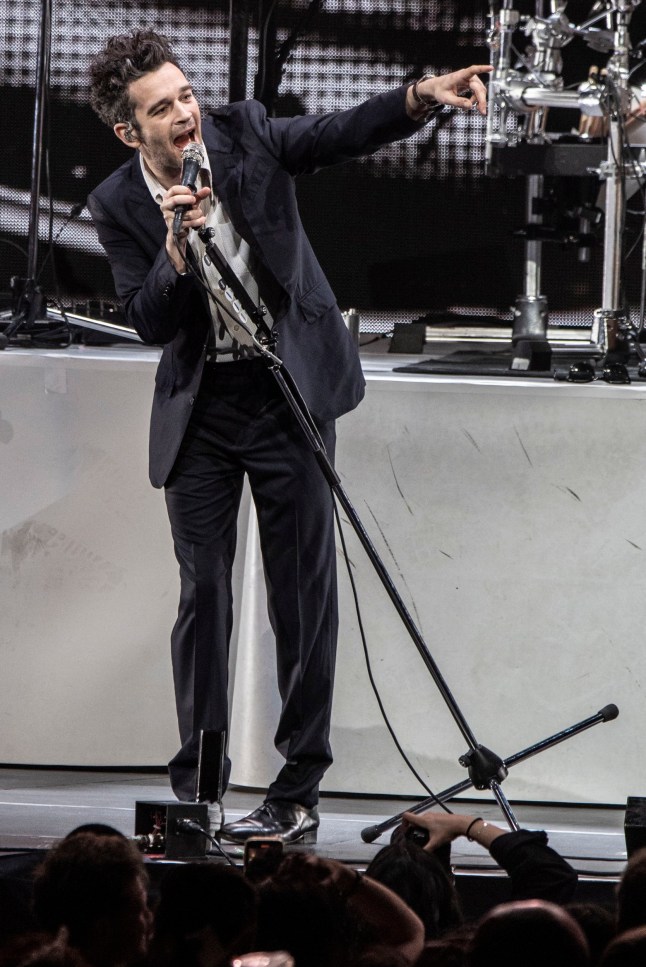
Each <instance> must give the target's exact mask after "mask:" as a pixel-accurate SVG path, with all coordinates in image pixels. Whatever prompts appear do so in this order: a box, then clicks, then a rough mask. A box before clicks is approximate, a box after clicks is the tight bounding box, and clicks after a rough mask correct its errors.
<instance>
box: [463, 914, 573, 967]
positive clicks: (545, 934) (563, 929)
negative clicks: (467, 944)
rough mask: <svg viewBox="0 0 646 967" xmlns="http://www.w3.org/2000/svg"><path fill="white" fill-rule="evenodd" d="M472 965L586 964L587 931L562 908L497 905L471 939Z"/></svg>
mask: <svg viewBox="0 0 646 967" xmlns="http://www.w3.org/2000/svg"><path fill="white" fill-rule="evenodd" d="M469 964H470V967H491V965H492V964H496V967H518V965H519V964H522V965H523V967H586V965H587V964H589V956H588V944H587V942H586V939H585V936H584V934H583V931H582V930H581V928H580V927H579V925H578V924H577V922H576V921H575V920H574V918H573V917H571V916H570V914H569V913H567V912H566V911H565V910H564V909H563V908H562V907H558V906H556V904H554V903H548V902H547V901H545V900H519V901H516V902H515V903H502V904H500V906H497V907H494V909H493V910H491V911H490V912H489V913H488V914H486V915H485V916H484V917H483V919H482V920H481V921H480V923H479V925H478V927H477V928H476V931H475V933H474V935H473V939H472V942H471V949H470V955H469Z"/></svg>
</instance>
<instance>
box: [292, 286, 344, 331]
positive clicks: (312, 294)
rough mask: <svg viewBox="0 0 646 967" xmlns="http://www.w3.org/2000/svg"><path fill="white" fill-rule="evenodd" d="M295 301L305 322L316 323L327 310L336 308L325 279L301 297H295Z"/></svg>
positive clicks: (333, 297)
mask: <svg viewBox="0 0 646 967" xmlns="http://www.w3.org/2000/svg"><path fill="white" fill-rule="evenodd" d="M296 301H297V303H298V307H299V309H300V310H301V313H302V315H303V319H304V320H305V322H316V320H317V319H319V318H320V317H321V316H323V315H325V313H326V312H327V311H328V310H329V309H332V308H333V307H334V306H336V298H335V295H334V292H332V289H331V288H330V284H329V282H328V281H327V280H326V279H321V281H320V282H317V283H316V285H313V286H312V288H311V289H308V290H307V292H305V293H304V294H303V295H301V296H297V298H296Z"/></svg>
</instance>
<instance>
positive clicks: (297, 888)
mask: <svg viewBox="0 0 646 967" xmlns="http://www.w3.org/2000/svg"><path fill="white" fill-rule="evenodd" d="M258 894H259V901H260V902H259V909H258V934H257V937H256V941H257V945H258V948H259V949H260V950H288V951H289V952H290V953H291V954H292V956H293V957H294V961H295V964H296V967H336V965H341V964H345V963H347V961H348V958H349V955H350V948H351V946H352V929H353V926H354V924H353V923H352V921H351V920H350V918H349V916H348V912H347V906H346V903H345V901H344V900H343V899H342V898H341V897H340V896H339V895H338V893H336V892H335V891H333V890H331V889H329V887H328V886H326V885H325V883H324V882H322V879H321V870H320V869H319V868H318V867H317V866H316V865H315V864H312V863H310V859H309V857H308V856H307V855H305V854H303V853H291V854H289V855H288V856H285V857H284V859H283V860H282V862H281V864H280V866H279V867H278V869H277V871H276V872H275V873H274V875H273V876H272V877H271V878H270V879H268V880H265V881H264V882H262V883H261V884H260V885H259V887H258Z"/></svg>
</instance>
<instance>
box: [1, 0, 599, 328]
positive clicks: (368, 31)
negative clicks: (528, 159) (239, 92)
mask: <svg viewBox="0 0 646 967" xmlns="http://www.w3.org/2000/svg"><path fill="white" fill-rule="evenodd" d="M250 6H252V7H253V9H254V13H255V10H256V7H257V4H251V5H250ZM485 6H486V5H485V4H484V3H476V4H463V3H460V2H459V0H453V2H443V0H324V2H323V3H322V4H321V10H320V13H319V14H318V15H317V17H316V18H315V20H314V21H313V24H312V27H311V29H310V30H309V32H308V33H306V34H304V35H303V36H302V37H301V38H300V39H299V42H298V44H297V46H296V48H295V49H294V51H293V53H292V54H291V56H290V57H289V59H288V61H287V64H286V68H285V73H284V77H283V79H282V83H281V86H280V91H279V99H278V103H277V110H278V112H279V113H294V112H295V111H302V112H307V113H314V112H321V111H329V110H335V109H338V108H346V107H350V106H352V105H355V104H358V103H360V102H361V101H362V100H364V99H365V98H367V97H369V96H371V95H373V94H376V93H379V92H381V91H383V90H384V89H387V88H390V87H393V86H396V85H398V84H402V83H404V82H406V81H408V80H410V79H411V78H412V77H415V76H419V74H420V73H421V72H422V71H425V70H429V71H431V72H434V73H440V72H445V71H449V70H451V69H454V68H456V67H459V66H466V65H467V64H469V63H471V62H473V61H475V60H477V61H480V62H485V63H486V62H487V60H488V52H487V50H486V47H485V17H484V13H485ZM308 8H309V0H291V2H288V0H281V2H280V3H278V5H277V7H276V10H277V39H278V42H279V43H280V42H282V41H283V40H284V39H285V38H286V37H287V35H288V33H289V32H290V31H291V30H293V29H294V28H295V27H296V26H298V24H299V22H300V19H301V18H302V17H303V15H304V14H305V13H306V11H307V10H308ZM465 8H466V9H465ZM474 8H475V9H474ZM228 9H229V0H218V2H215V3H208V4H207V3H206V2H203V3H198V2H187V3H185V4H183V5H180V4H168V3H162V2H148V0H140V2H133V0H127V2H119V3H116V2H110V0H90V2H84V3H75V4H72V3H68V2H63V0H57V2H53V5H52V11H53V13H52V47H51V85H50V90H51V96H50V98H51V99H50V113H51V115H52V120H51V122H50V131H49V138H48V140H49V144H50V151H49V169H50V177H51V195H52V198H53V208H54V216H53V219H52V223H53V226H54V235H56V234H58V233H59V232H60V233H61V234H60V238H59V241H58V245H57V249H58V251H59V253H60V254H59V258H58V266H59V279H58V288H59V290H60V291H61V293H62V295H63V296H64V297H69V299H75V298H85V299H88V298H93V297H94V296H96V297H101V298H106V297H107V298H111V297H112V295H113V291H112V286H111V279H110V276H109V272H108V270H107V266H106V262H105V259H103V258H102V256H101V254H100V248H99V246H98V243H97V241H96V236H95V234H94V230H93V228H92V225H91V222H90V220H89V217H88V215H87V212H83V213H82V214H81V215H80V216H77V217H73V218H72V219H71V220H69V221H67V218H68V215H69V211H70V209H71V207H72V205H73V204H75V203H77V202H81V201H82V200H83V199H84V198H85V196H86V195H87V193H88V192H89V191H90V190H91V189H92V188H93V187H94V185H95V184H96V183H97V182H98V181H99V180H101V179H102V178H103V177H105V176H106V175H107V174H108V173H109V171H110V170H112V169H113V168H115V167H116V166H117V165H118V164H120V163H121V162H122V161H123V160H124V149H123V147H122V146H120V145H119V144H118V143H117V142H116V139H114V138H113V137H112V135H111V134H110V132H108V131H107V130H104V129H101V128H100V124H99V122H98V120H97V119H95V118H94V116H93V115H92V114H91V112H90V111H89V108H88V106H87V77H88V63H89V58H90V56H91V54H92V53H93V52H94V51H96V50H97V49H99V48H100V46H101V45H102V44H103V43H104V41H105V39H106V38H107V37H108V36H110V35H111V34H113V33H118V32H123V31H127V30H129V29H131V28H134V27H140V26H146V27H152V28H154V29H156V30H159V31H161V32H163V33H165V34H167V35H168V36H169V37H170V38H171V40H172V42H173V44H174V47H175V49H176V52H177V54H178V57H179V60H180V62H181V63H182V64H183V65H184V67H185V70H186V73H187V75H188V76H189V77H190V79H191V81H192V82H193V83H194V85H195V89H196V93H197V95H198V97H199V98H200V100H201V102H202V103H203V104H204V105H205V106H207V107H209V106H213V105H216V104H218V103H222V102H224V101H225V100H226V99H227V89H228V67H229V63H228V61H229V33H228V31H229V27H228ZM41 10H42V6H41V2H34V0H25V2H23V3H21V4H16V3H15V2H14V0H0V64H1V65H2V68H1V71H2V73H1V77H0V92H1V93H2V97H3V101H4V103H7V104H12V105H13V106H14V109H13V110H12V111H10V112H7V111H3V112H2V115H3V117H2V120H1V122H0V123H2V126H3V133H2V143H3V145H6V146H7V147H6V150H5V151H4V153H3V154H2V155H1V156H0V202H1V204H0V233H1V234H3V235H4V236H6V237H8V238H10V239H13V240H15V241H17V242H18V243H19V244H21V245H24V244H25V241H26V236H27V231H28V228H29V224H28V202H29V194H28V193H29V170H30V155H31V123H32V117H31V112H32V110H33V89H34V85H35V82H36V54H37V46H38V32H39V24H40V16H41ZM257 54H258V26H257V24H254V25H253V26H252V29H251V31H250V36H249V65H248V68H249V69H248V84H247V96H251V94H252V90H253V80H254V73H255V70H256V63H257ZM433 127H434V130H430V129H429V128H425V129H423V130H421V131H420V133H419V134H417V135H415V136H414V137H413V138H410V139H408V140H406V141H402V142H399V143H397V144H395V145H392V146H389V147H387V148H384V149H381V150H380V151H379V152H378V153H377V154H376V155H375V156H372V157H370V158H368V159H364V160H362V161H361V162H356V163H353V164H351V165H349V166H345V169H344V171H342V172H341V174H340V175H339V177H338V178H336V179H335V180H334V182H333V190H332V193H331V194H329V195H326V191H328V190H329V189H328V188H327V187H326V183H325V182H324V181H322V182H321V183H320V187H318V186H317V188H316V192H317V193H318V194H317V196H316V201H315V202H310V203H309V205H308V204H307V199H305V205H304V208H305V211H304V215H305V219H306V224H307V227H308V230H309V231H310V234H311V236H312V239H313V242H314V245H315V248H316V249H317V252H319V254H320V255H321V258H322V261H323V264H324V267H325V269H326V271H327V273H328V275H329V276H330V279H331V282H332V285H333V287H334V288H335V290H336V291H337V293H338V295H339V300H340V303H341V304H342V305H343V306H347V305H350V304H359V307H360V308H363V310H364V315H365V318H366V320H367V319H368V317H369V315H370V314H372V315H373V316H375V315H376V316H378V317H380V325H381V324H383V325H389V323H390V319H391V318H393V315H394V314H395V313H396V312H397V311H398V310H397V309H395V308H394V306H393V302H394V303H395V304H397V302H398V303H399V307H400V308H401V309H402V311H403V313H404V315H406V314H407V315H409V316H410V317H411V318H413V317H414V316H415V315H419V314H420V312H422V311H423V308H424V305H425V299H426V297H425V295H424V293H425V292H426V291H427V289H428V287H429V284H431V283H432V285H433V288H434V291H435V292H437V293H438V300H439V301H440V302H442V303H443V305H445V307H446V309H447V311H462V309H464V311H465V312H467V313H470V314H472V315H482V316H483V317H484V318H487V317H489V316H493V317H494V318H497V319H499V318H501V313H502V314H503V315H504V314H505V313H508V311H509V306H510V304H511V303H512V302H513V298H514V295H515V294H517V292H518V291H519V289H520V287H521V276H520V247H519V246H518V247H517V248H516V250H515V251H516V255H514V256H513V258H512V262H509V260H507V262H503V263H502V264H501V267H500V268H498V267H497V264H496V259H497V253H498V251H502V249H503V248H504V247H506V246H507V245H508V237H509V235H510V230H511V229H512V228H513V227H516V226H517V225H518V224H520V223H521V222H522V219H523V215H522V211H520V210H519V211H518V212H517V215H516V213H515V212H514V210H513V208H511V207H510V206H509V201H508V199H509V186H508V184H507V183H506V182H505V181H491V180H490V179H488V178H486V177H485V175H484V120H483V119H482V118H481V117H479V116H478V115H477V114H476V113H475V112H472V113H470V114H462V113H459V114H458V113H455V112H449V113H448V115H447V116H442V118H441V120H440V122H439V124H437V125H435V126H433ZM405 184H408V186H409V187H408V188H407V189H406V191H407V192H408V195H407V197H409V198H410V197H411V194H412V196H413V201H409V202H408V203H407V204H406V205H404V204H398V199H399V197H400V195H401V191H402V189H403V188H404V185H405ZM357 186H359V188H360V190H361V192H362V193H363V195H365V194H366V193H367V192H370V193H372V192H373V191H374V201H373V200H372V194H371V197H370V199H368V200H366V198H365V197H362V201H361V204H360V203H359V200H358V198H357V196H358V194H359V192H358V188H357ZM443 186H446V188H445V187H443ZM460 186H465V188H468V190H466V191H463V190H462V188H461V187H460ZM42 190H43V196H46V195H47V193H48V189H47V187H46V180H45V178H44V179H43V189H42ZM417 199H418V204H416V203H415V202H416V200H417ZM498 199H499V204H498V205H496V204H495V202H496V200H498ZM361 205H363V207H361ZM380 205H383V206H384V209H385V211H386V212H387V214H386V215H384V216H383V217H381V216H380V215H379V214H378V213H375V210H376V209H377V208H378V206H380ZM449 209H450V210H449ZM366 211H368V212H369V213H370V220H369V221H368V220H367V215H366ZM330 212H333V213H341V216H340V218H339V217H336V218H334V217H332V218H330V217H329V213H330ZM485 212H486V214H484V213H485ZM492 213H494V214H492ZM48 223H49V219H48V215H47V200H46V197H43V205H42V216H41V219H40V225H39V237H40V239H41V242H42V243H43V245H45V243H46V240H47V238H48V234H49V224H48ZM348 226H350V227H353V233H354V234H353V235H352V238H353V239H356V244H353V242H348V240H347V237H350V234H348V236H347V237H342V238H340V237H339V236H340V235H343V236H346V229H347V227H348ZM362 232H363V235H364V238H363V239H362V238H361V235H362ZM376 233H380V234H379V245H376V244H375V243H374V241H373V243H372V246H370V245H367V244H366V241H367V240H368V239H369V238H371V239H373V240H374V236H375V234H376ZM2 251H3V256H6V258H4V259H3V262H4V268H0V290H6V289H7V288H8V279H9V277H10V276H11V275H13V274H16V273H18V274H20V273H21V272H22V271H23V270H24V265H23V264H22V260H21V257H20V255H19V253H18V252H17V251H16V250H15V249H7V248H5V247H3V250H2ZM426 251H428V252H429V256H428V264H426V262H425V259H424V253H425V252H426ZM492 251H493V252H494V254H495V257H493V256H492ZM479 252H482V253H483V254H485V255H487V254H488V256H490V257H491V258H490V261H491V264H492V266H493V268H492V269H491V271H488V272H487V273H486V279H485V282H486V284H485V285H481V284H480V283H477V282H475V281H473V275H472V274H471V275H466V274H465V272H464V268H465V261H466V264H467V265H469V264H473V262H474V260H480V261H481V260H482V255H479V254H478V253H479ZM438 253H439V254H440V255H442V253H445V254H446V258H444V260H443V261H442V260H440V262H439V263H438ZM453 253H455V257H453ZM568 257H569V256H568ZM414 259H418V260H419V268H418V269H417V270H416V272H412V271H404V272H401V271H399V270H397V271H393V269H392V268H391V267H392V266H393V265H395V264H396V263H397V262H398V260H400V261H403V262H404V263H411V264H412V261H413V260H414ZM550 259H551V260H552V261H553V262H556V263H562V262H563V259H561V258H560V257H557V258H556V259H553V258H552V257H551V256H548V261H549V260H550ZM514 260H515V262H514ZM512 263H513V264H512ZM438 264H439V265H440V266H441V268H440V269H438V267H437V266H438ZM50 265H51V260H50ZM382 265H383V266H384V268H383V269H382ZM49 267H50V266H48V273H46V275H45V276H44V284H45V288H46V291H48V292H52V291H53V289H54V283H53V279H52V277H51V274H49ZM559 271H560V276H557V277H558V278H559V284H560V286H561V289H563V288H567V287H568V286H569V282H568V281H567V279H566V280H565V281H564V280H563V269H562V264H559ZM567 271H569V270H568V268H566V269H565V272H566V273H567ZM386 272H387V273H388V278H389V282H390V290H389V291H388V302H387V304H384V305H382V299H383V293H382V289H381V287H380V286H379V285H375V284H374V280H375V279H378V278H379V277H380V276H382V275H384V274H385V273H386ZM581 272H583V273H584V274H586V273H587V274H586V278H585V279H584V281H583V283H581ZM595 272H597V273H598V263H597V264H595V265H592V266H591V267H590V268H586V269H584V270H582V269H580V268H577V266H576V264H574V265H573V268H572V274H573V282H572V285H573V286H574V285H579V287H580V289H581V301H582V302H583V307H582V308H581V310H579V309H578V308H577V307H576V306H574V307H571V306H570V303H571V301H572V300H571V299H568V300H566V301H567V303H568V308H567V310H566V311H565V318H566V321H567V323H568V324H581V325H589V307H590V305H591V304H594V297H593V296H591V291H593V289H594V280H593V281H592V282H590V279H589V278H588V277H592V275H593V274H594V273H595ZM452 273H455V278H452V279H450V280H449V278H448V277H449V276H450V275H451V274H452ZM591 274H592V275H591ZM429 276H432V278H431V280H430V282H429ZM494 276H497V277H494ZM575 276H576V278H577V281H574V279H575ZM470 278H471V281H469V279H470ZM462 279H464V282H462ZM447 281H450V283H451V284H450V286H449V288H451V290H452V291H451V292H450V293H449V292H447V294H446V296H445V297H444V296H443V295H442V287H443V285H444V284H445V283H446V282H447ZM496 286H497V288H496ZM398 287H399V289H398ZM456 287H457V288H460V289H461V291H460V293H459V300H458V299H457V298H456V295H455V291H454V290H455V289H456ZM548 295H549V292H548ZM591 298H592V303H591V301H590V300H591ZM558 299H559V300H560V299H561V292H559V295H558ZM586 303H587V304H586ZM389 306H390V307H391V308H389ZM405 307H411V308H405ZM413 307H414V308H413ZM382 313H383V317H385V318H384V319H383V322H382V321H381V316H382Z"/></svg>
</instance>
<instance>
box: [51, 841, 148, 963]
mask: <svg viewBox="0 0 646 967" xmlns="http://www.w3.org/2000/svg"><path fill="white" fill-rule="evenodd" d="M147 886H148V877H147V875H146V871H145V867H144V863H143V860H142V858H141V855H140V853H139V852H138V850H137V849H136V847H135V846H133V845H132V843H130V842H129V841H128V840H127V839H125V838H124V837H123V836H121V835H118V836H105V835H101V836H97V835H95V834H94V833H88V832H79V833H76V834H75V835H73V836H69V837H67V838H66V839H64V840H62V841H61V842H60V843H59V844H58V846H56V847H55V848H54V849H53V850H51V852H50V853H49V854H48V856H47V858H46V859H45V861H44V863H43V865H42V866H41V867H40V869H39V870H38V871H37V873H36V877H35V880H34V912H35V914H36V918H37V920H38V922H39V923H40V925H41V926H42V927H43V929H45V930H48V931H50V932H51V933H58V931H59V930H60V928H61V927H65V928H66V930H67V932H68V935H69V944H70V946H72V947H74V948H76V949H77V950H79V951H80V953H81V954H82V955H83V957H84V958H85V959H86V960H87V961H88V963H89V964H91V965H92V967H114V965H121V964H129V963H134V962H135V961H137V960H139V959H140V958H141V957H142V956H143V955H144V954H145V953H146V950H147V947H148V940H149V934H150V928H151V916H150V911H149V909H148V903H147Z"/></svg>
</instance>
